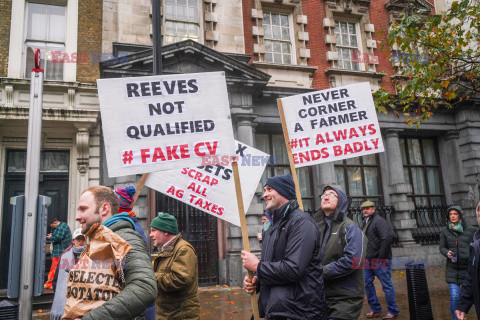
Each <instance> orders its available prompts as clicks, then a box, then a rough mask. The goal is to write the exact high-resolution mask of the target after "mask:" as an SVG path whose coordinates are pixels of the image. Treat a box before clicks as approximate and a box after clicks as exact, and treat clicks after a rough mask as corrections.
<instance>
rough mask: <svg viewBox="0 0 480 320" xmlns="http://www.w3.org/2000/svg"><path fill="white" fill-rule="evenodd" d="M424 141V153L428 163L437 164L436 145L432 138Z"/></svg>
mask: <svg viewBox="0 0 480 320" xmlns="http://www.w3.org/2000/svg"><path fill="white" fill-rule="evenodd" d="M422 143H423V155H424V157H425V164H426V165H437V164H438V162H437V155H436V153H435V147H434V145H433V140H432V139H424V140H422Z"/></svg>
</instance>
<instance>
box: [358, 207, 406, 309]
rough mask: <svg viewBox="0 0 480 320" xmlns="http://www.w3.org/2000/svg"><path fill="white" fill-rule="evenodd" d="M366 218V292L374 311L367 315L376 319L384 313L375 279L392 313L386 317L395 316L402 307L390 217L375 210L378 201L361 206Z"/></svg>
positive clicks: (364, 228)
mask: <svg viewBox="0 0 480 320" xmlns="http://www.w3.org/2000/svg"><path fill="white" fill-rule="evenodd" d="M360 208H361V209H362V213H363V216H364V219H365V224H364V226H363V231H364V233H365V236H366V237H367V240H368V243H367V255H366V257H365V263H364V276H365V293H366V295H367V300H368V305H369V306H370V312H369V313H367V314H366V315H365V317H366V318H376V317H379V316H380V315H381V312H382V307H381V306H380V303H379V302H378V298H377V293H376V290H375V285H374V284H373V281H374V280H375V277H377V278H378V280H380V283H381V284H382V289H383V292H385V299H386V300H387V308H388V312H387V315H386V316H385V317H383V319H395V318H396V317H397V315H398V308H397V303H396V299H395V289H394V288H393V284H392V279H391V278H392V272H391V270H392V261H391V259H392V240H393V239H392V236H391V231H390V226H389V225H388V222H387V220H385V219H384V218H383V217H381V216H380V215H379V214H377V213H376V212H375V204H374V203H373V202H372V201H365V202H364V203H362V205H361V206H360Z"/></svg>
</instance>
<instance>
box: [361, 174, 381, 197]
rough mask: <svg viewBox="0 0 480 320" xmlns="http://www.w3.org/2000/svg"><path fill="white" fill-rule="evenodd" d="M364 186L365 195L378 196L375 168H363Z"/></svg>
mask: <svg viewBox="0 0 480 320" xmlns="http://www.w3.org/2000/svg"><path fill="white" fill-rule="evenodd" d="M364 170H365V172H364V174H365V186H366V191H367V195H369V196H370V195H377V194H378V183H377V182H378V174H377V168H365V169H364Z"/></svg>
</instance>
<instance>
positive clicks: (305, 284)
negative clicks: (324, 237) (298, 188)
mask: <svg viewBox="0 0 480 320" xmlns="http://www.w3.org/2000/svg"><path fill="white" fill-rule="evenodd" d="M271 216H272V221H271V222H272V223H271V225H270V227H269V228H268V230H265V231H264V238H263V242H262V259H261V260H260V263H259V264H258V267H257V276H258V279H259V290H260V296H259V302H258V305H259V308H260V316H261V317H262V318H263V317H267V318H268V319H275V318H277V317H279V318H290V319H298V320H309V319H312V320H313V319H315V320H317V319H318V320H322V319H325V317H326V306H325V299H324V292H323V278H322V261H321V242H320V233H319V230H318V227H317V225H316V223H315V221H314V220H313V219H312V218H311V217H310V216H309V215H307V214H306V213H305V212H303V211H301V210H300V209H299V208H298V204H297V202H296V201H295V200H291V201H290V202H288V203H287V204H285V205H284V206H283V207H282V208H280V209H278V210H275V211H274V212H273V213H272V214H271Z"/></svg>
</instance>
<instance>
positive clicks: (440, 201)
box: [430, 197, 443, 206]
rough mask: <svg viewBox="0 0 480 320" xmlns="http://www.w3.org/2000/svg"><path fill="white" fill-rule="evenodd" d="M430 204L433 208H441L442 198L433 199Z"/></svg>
mask: <svg viewBox="0 0 480 320" xmlns="http://www.w3.org/2000/svg"><path fill="white" fill-rule="evenodd" d="M430 203H431V205H432V206H440V205H442V204H443V199H442V197H431V198H430Z"/></svg>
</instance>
